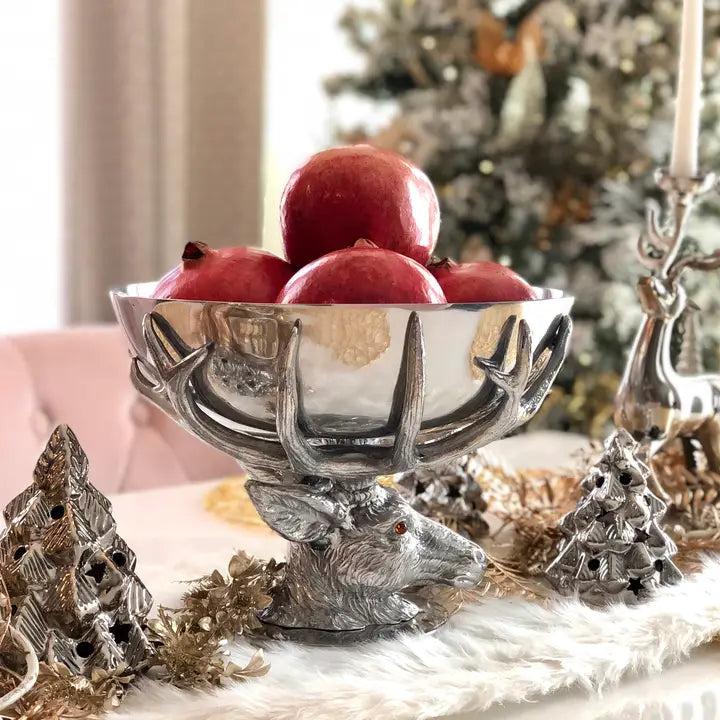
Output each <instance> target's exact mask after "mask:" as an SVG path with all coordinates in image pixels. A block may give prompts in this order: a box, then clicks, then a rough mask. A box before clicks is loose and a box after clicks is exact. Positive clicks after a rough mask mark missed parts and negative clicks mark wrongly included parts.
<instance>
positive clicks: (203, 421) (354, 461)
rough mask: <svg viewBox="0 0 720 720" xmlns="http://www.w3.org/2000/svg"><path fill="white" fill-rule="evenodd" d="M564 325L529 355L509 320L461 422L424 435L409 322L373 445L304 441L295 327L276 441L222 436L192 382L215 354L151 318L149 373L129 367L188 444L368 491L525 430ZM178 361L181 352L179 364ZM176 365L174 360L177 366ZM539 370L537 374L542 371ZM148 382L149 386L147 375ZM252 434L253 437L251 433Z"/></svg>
mask: <svg viewBox="0 0 720 720" xmlns="http://www.w3.org/2000/svg"><path fill="white" fill-rule="evenodd" d="M516 325H517V340H516V343H517V347H516V360H515V363H514V366H513V368H512V369H510V370H506V369H505V367H504V366H505V360H506V357H507V355H508V351H509V349H510V344H511V342H512V337H513V334H514V331H515V327H516ZM571 326H572V325H571V321H570V318H569V317H567V316H563V315H560V316H558V317H557V318H556V319H555V321H554V322H553V323H552V324H551V326H550V328H549V329H548V331H547V332H546V334H545V336H544V338H543V339H542V341H541V342H540V344H539V345H538V348H537V350H536V351H535V353H534V354H533V352H532V340H531V334H530V327H529V325H528V323H527V321H525V320H520V322H519V324H518V323H517V319H516V318H515V317H511V318H509V319H508V320H507V321H506V323H505V325H504V326H503V329H502V331H501V333H500V337H499V339H498V343H497V346H496V349H495V352H494V353H493V355H492V356H491V357H490V358H488V359H483V358H474V362H475V364H476V365H477V366H478V367H480V368H481V369H482V370H483V371H484V372H485V376H486V379H485V382H484V383H483V385H482V387H481V388H480V390H479V391H478V393H477V394H476V395H475V397H474V398H473V400H472V401H470V402H469V403H467V404H466V405H465V406H464V407H463V412H462V416H457V417H454V420H453V421H452V422H449V423H448V424H443V423H441V424H442V427H441V428H435V429H428V430H426V431H423V430H422V416H423V403H424V396H425V346H424V341H423V334H422V328H421V324H420V318H419V316H418V314H417V313H411V315H410V318H409V320H408V324H407V328H406V333H405V344H404V347H403V355H402V362H401V365H400V371H399V374H398V380H397V383H396V386H395V393H394V397H393V404H392V408H391V410H390V414H389V417H388V422H387V425H386V426H385V428H384V429H383V431H384V432H385V433H386V434H385V435H383V436H381V437H379V438H377V439H379V440H381V442H378V443H368V442H367V438H366V437H363V436H359V437H353V436H352V435H350V436H345V437H340V438H338V437H335V436H333V437H326V438H323V437H319V436H318V435H317V434H316V433H314V431H312V427H313V425H312V422H311V421H310V419H309V417H308V416H307V414H306V412H305V409H304V405H303V399H302V384H301V382H300V378H299V373H298V351H299V346H300V336H301V331H302V328H301V325H300V322H299V321H298V322H297V323H296V324H295V325H294V327H293V329H292V331H291V332H290V337H289V340H288V342H287V344H286V346H285V348H284V351H283V354H282V356H281V358H280V367H279V374H278V393H277V412H276V427H277V438H278V439H277V440H275V439H270V438H267V437H260V436H259V435H257V434H254V433H253V432H252V431H251V430H252V427H251V428H250V429H249V430H247V431H245V430H243V429H241V428H235V427H233V428H230V427H226V426H225V425H222V424H221V423H219V422H218V421H216V420H215V419H213V417H211V416H210V415H209V414H208V413H207V412H206V411H205V410H204V409H203V408H202V407H200V405H199V404H198V392H197V388H195V386H194V385H195V382H194V378H196V377H198V376H197V373H198V372H199V371H200V370H201V369H202V367H203V366H204V364H205V363H207V362H208V360H209V359H210V357H211V356H212V353H213V352H214V346H213V344H212V343H211V344H208V345H206V346H204V347H201V348H199V349H197V350H190V349H189V348H184V347H183V346H182V343H181V342H180V340H179V338H177V336H176V334H175V333H174V331H173V330H172V328H171V326H170V325H169V323H167V321H165V320H164V319H163V318H162V317H161V316H159V315H158V314H157V313H152V314H150V315H148V316H146V317H145V319H144V321H143V333H144V336H145V341H146V344H147V347H148V352H149V354H150V356H151V358H152V360H153V364H154V368H150V370H151V372H149V371H148V368H149V363H144V365H143V367H145V370H142V371H141V369H140V362H138V361H136V362H135V363H134V364H133V380H134V382H135V385H136V387H137V388H138V390H140V392H142V393H143V394H144V395H146V396H147V397H150V398H151V399H152V400H153V402H156V403H158V404H160V405H161V406H162V407H167V408H170V409H171V410H172V413H171V414H172V415H173V416H174V417H176V418H177V419H178V420H179V421H180V422H181V423H182V424H184V425H185V426H186V427H187V428H188V429H189V430H191V431H192V432H193V433H194V434H195V435H197V436H198V437H199V438H201V439H202V440H204V441H205V442H207V443H209V444H210V445H212V446H214V447H216V448H218V449H219V450H221V451H223V452H225V453H227V454H228V455H230V456H231V457H234V458H236V459H238V460H239V461H241V462H243V463H245V464H247V465H249V466H251V467H252V468H253V469H257V468H267V469H269V470H271V471H274V472H275V473H278V472H280V473H281V472H283V471H287V470H290V469H292V470H293V471H294V472H295V473H297V474H300V475H316V476H321V477H333V478H336V479H338V480H348V481H360V482H368V478H372V477H374V476H376V475H387V474H391V473H395V472H398V471H400V470H408V469H411V468H413V467H425V466H428V465H432V464H435V463H439V462H443V461H446V460H449V459H451V458H453V457H455V456H457V455H461V454H463V453H465V452H467V451H468V450H470V449H472V448H474V447H479V446H481V445H485V444H488V443H489V442H492V441H493V440H496V439H498V438H500V437H503V436H504V435H506V434H507V433H509V432H511V431H512V430H513V429H515V428H516V427H518V426H519V425H521V424H523V423H524V422H525V421H526V420H527V419H528V417H530V416H532V415H533V414H534V413H535V412H536V411H537V409H538V407H539V405H540V403H541V402H542V400H543V399H544V397H545V395H546V394H547V391H548V389H549V388H550V385H551V384H552V382H553V380H554V378H555V376H556V375H557V372H558V370H559V369H560V366H561V364H562V362H563V360H564V358H565V354H566V351H567V343H568V339H569V336H570V330H571ZM183 352H186V353H187V354H185V356H184V357H182V354H183ZM178 357H179V359H178ZM543 363H544V364H543ZM148 374H149V375H150V376H151V379H148V377H147V375H148ZM255 429H256V430H257V429H258V428H255Z"/></svg>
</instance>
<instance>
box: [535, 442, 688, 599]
mask: <svg viewBox="0 0 720 720" xmlns="http://www.w3.org/2000/svg"><path fill="white" fill-rule="evenodd" d="M639 453H640V446H639V445H638V443H636V442H635V440H633V438H632V437H631V436H630V434H629V433H628V432H626V431H625V430H618V431H617V432H615V433H614V434H613V435H612V436H611V437H610V438H609V440H608V441H607V443H606V445H605V452H604V454H603V456H602V458H601V459H600V461H599V462H598V463H597V464H596V465H595V466H594V467H593V468H592V469H591V470H590V472H589V473H588V474H587V475H586V476H585V478H584V479H583V481H582V488H583V490H584V491H585V494H584V496H583V498H582V499H581V500H580V502H579V503H578V506H577V508H576V509H575V510H574V511H573V512H570V513H568V514H567V515H565V516H564V517H563V518H562V519H561V520H560V530H561V531H562V533H563V535H564V536H565V537H564V538H563V540H561V542H560V546H559V552H558V555H557V557H556V558H555V560H554V561H553V562H552V563H551V565H550V566H549V567H548V569H547V578H548V580H549V581H550V582H551V583H552V584H553V586H554V587H555V588H556V589H557V590H558V591H559V592H561V593H563V594H567V595H571V594H575V593H577V594H578V595H579V597H580V598H581V599H583V600H585V601H586V602H589V603H592V604H603V603H607V602H611V601H613V600H619V601H625V602H628V603H633V602H637V601H640V600H643V599H645V598H647V597H648V596H649V595H650V594H651V593H652V591H653V590H655V589H656V588H657V587H658V586H660V585H674V584H675V583H677V582H679V581H680V580H681V579H682V574H681V573H680V571H679V570H678V569H677V567H676V566H675V564H674V563H673V561H672V560H671V558H672V556H673V555H674V554H675V552H676V550H677V548H676V547H675V544H674V543H673V541H672V540H671V539H670V538H669V537H668V536H667V535H666V534H665V533H664V532H663V530H662V528H661V526H660V523H661V521H662V518H663V516H664V515H665V511H666V509H667V508H666V506H665V504H664V503H663V502H662V501H661V500H660V499H659V498H658V497H657V496H656V495H654V494H653V493H652V492H651V491H650V490H649V489H648V479H649V478H650V477H651V473H652V470H651V469H650V467H648V465H646V464H645V463H644V462H643V461H642V460H641V459H640V457H639Z"/></svg>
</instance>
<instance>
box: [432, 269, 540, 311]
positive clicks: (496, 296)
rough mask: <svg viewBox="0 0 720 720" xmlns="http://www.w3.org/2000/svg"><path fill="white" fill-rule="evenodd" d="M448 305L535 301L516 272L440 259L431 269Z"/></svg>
mask: <svg viewBox="0 0 720 720" xmlns="http://www.w3.org/2000/svg"><path fill="white" fill-rule="evenodd" d="M429 269H430V272H431V273H432V274H433V275H434V276H435V279H436V280H437V281H438V283H439V285H440V287H441V288H442V289H443V292H444V293H445V297H446V298H447V301H448V302H449V303H486V302H512V301H514V302H519V301H522V300H535V299H537V296H536V294H535V291H534V290H533V289H532V287H531V286H530V285H528V283H526V282H525V280H523V279H522V278H521V277H520V276H519V275H518V274H517V273H516V272H513V271H512V270H511V269H510V268H508V267H505V266H504V265H498V264H497V263H494V262H474V263H460V264H457V263H454V262H451V261H450V260H441V261H439V262H437V263H435V264H433V265H431V266H430V268H429Z"/></svg>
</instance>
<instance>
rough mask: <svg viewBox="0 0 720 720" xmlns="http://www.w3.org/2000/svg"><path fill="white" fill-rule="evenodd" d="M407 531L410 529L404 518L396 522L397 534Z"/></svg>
mask: <svg viewBox="0 0 720 720" xmlns="http://www.w3.org/2000/svg"><path fill="white" fill-rule="evenodd" d="M407 531H408V526H407V524H406V523H404V522H403V521H402V520H401V521H400V522H398V523H395V533H396V534H397V535H404V534H405V533H406V532H407Z"/></svg>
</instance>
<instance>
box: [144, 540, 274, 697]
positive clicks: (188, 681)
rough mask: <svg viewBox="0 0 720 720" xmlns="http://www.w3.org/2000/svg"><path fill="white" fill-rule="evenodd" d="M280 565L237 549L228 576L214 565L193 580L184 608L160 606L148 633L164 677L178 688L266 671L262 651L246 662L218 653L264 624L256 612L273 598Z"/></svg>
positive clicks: (266, 667)
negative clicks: (237, 662) (271, 592)
mask: <svg viewBox="0 0 720 720" xmlns="http://www.w3.org/2000/svg"><path fill="white" fill-rule="evenodd" d="M282 568H283V566H282V564H279V563H276V562H275V561H274V560H270V561H268V562H267V563H265V562H261V561H260V560H258V559H256V558H253V557H250V556H248V555H246V554H245V553H244V552H238V553H236V554H235V555H234V556H233V557H232V559H231V560H230V563H229V566H228V576H225V575H223V574H222V573H221V572H219V571H218V570H214V571H213V572H212V573H210V575H207V576H206V577H204V578H201V579H199V580H196V581H194V582H192V583H191V586H190V590H189V591H188V592H187V594H186V595H185V597H184V598H183V607H182V608H180V609H176V610H171V609H168V608H164V607H161V608H159V610H158V618H157V620H152V621H150V623H149V635H150V639H151V640H153V641H154V642H156V643H157V645H158V647H157V652H156V655H155V658H154V660H153V666H156V667H158V668H160V676H161V677H162V678H163V679H164V680H166V681H168V682H170V683H172V684H174V685H177V686H178V687H212V686H217V685H219V684H220V683H222V681H223V680H224V679H228V678H229V679H233V680H246V679H248V678H251V677H258V676H260V675H264V674H265V673H267V671H268V670H269V666H268V665H266V664H265V661H264V659H263V655H262V651H258V652H257V653H256V654H255V655H254V656H253V657H252V658H251V659H250V661H249V662H248V664H247V665H245V666H239V665H236V664H235V663H232V662H228V661H226V660H225V659H224V658H222V657H221V656H220V653H221V652H222V651H223V649H224V648H225V647H226V646H227V645H228V643H230V642H232V640H233V639H234V638H235V637H237V636H238V635H242V634H243V633H245V632H246V631H248V630H256V629H259V628H260V627H261V624H260V621H259V620H258V619H257V616H256V612H257V611H258V610H262V609H263V608H265V607H267V606H268V604H269V603H270V596H269V593H270V590H271V589H272V587H273V586H274V585H275V584H276V583H277V581H278V579H279V578H280V576H281V573H282Z"/></svg>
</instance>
